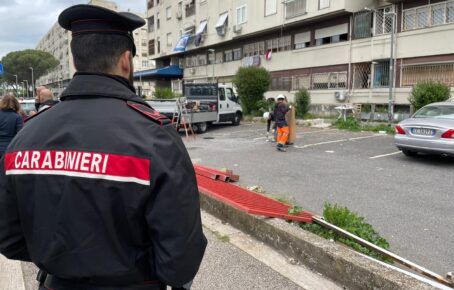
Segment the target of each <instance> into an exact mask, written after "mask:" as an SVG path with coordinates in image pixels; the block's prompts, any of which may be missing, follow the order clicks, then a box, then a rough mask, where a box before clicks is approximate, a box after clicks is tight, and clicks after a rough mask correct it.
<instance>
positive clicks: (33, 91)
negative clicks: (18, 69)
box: [30, 67, 35, 98]
mask: <svg viewBox="0 0 454 290" xmlns="http://www.w3.org/2000/svg"><path fill="white" fill-rule="evenodd" d="M30 69H31V70H32V94H33V98H35V80H34V77H33V67H30Z"/></svg>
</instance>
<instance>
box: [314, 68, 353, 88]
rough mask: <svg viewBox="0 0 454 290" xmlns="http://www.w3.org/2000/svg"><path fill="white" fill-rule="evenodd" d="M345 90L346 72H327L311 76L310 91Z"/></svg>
mask: <svg viewBox="0 0 454 290" xmlns="http://www.w3.org/2000/svg"><path fill="white" fill-rule="evenodd" d="M345 88H347V72H346V71H344V72H329V73H316V74H312V86H311V89H312V90H327V89H345Z"/></svg>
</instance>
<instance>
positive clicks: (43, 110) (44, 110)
mask: <svg viewBox="0 0 454 290" xmlns="http://www.w3.org/2000/svg"><path fill="white" fill-rule="evenodd" d="M52 107H53V106H49V107H47V108H45V109H42V110H41V111H39V112H38V113H36V114H34V115H33V116H30V117H28V118H27V119H25V120H24V123H27V122H28V121H30V120H31V119H33V118H35V117H36V116H38V115H41V114H42V113H44V112H47V111H48V110H49V109H50V108H52Z"/></svg>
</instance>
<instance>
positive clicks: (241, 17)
mask: <svg viewBox="0 0 454 290" xmlns="http://www.w3.org/2000/svg"><path fill="white" fill-rule="evenodd" d="M246 22H247V5H243V6H240V7H237V8H236V24H237V25H239V24H243V23H246Z"/></svg>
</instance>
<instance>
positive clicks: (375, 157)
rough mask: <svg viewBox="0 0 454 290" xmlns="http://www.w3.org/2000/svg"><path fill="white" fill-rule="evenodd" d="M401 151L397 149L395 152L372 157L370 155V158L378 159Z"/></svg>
mask: <svg viewBox="0 0 454 290" xmlns="http://www.w3.org/2000/svg"><path fill="white" fill-rule="evenodd" d="M399 153H400V151H397V152H393V153H388V154H382V155H377V156H372V157H369V159H377V158H382V157H388V156H391V155H397V154H399Z"/></svg>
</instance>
